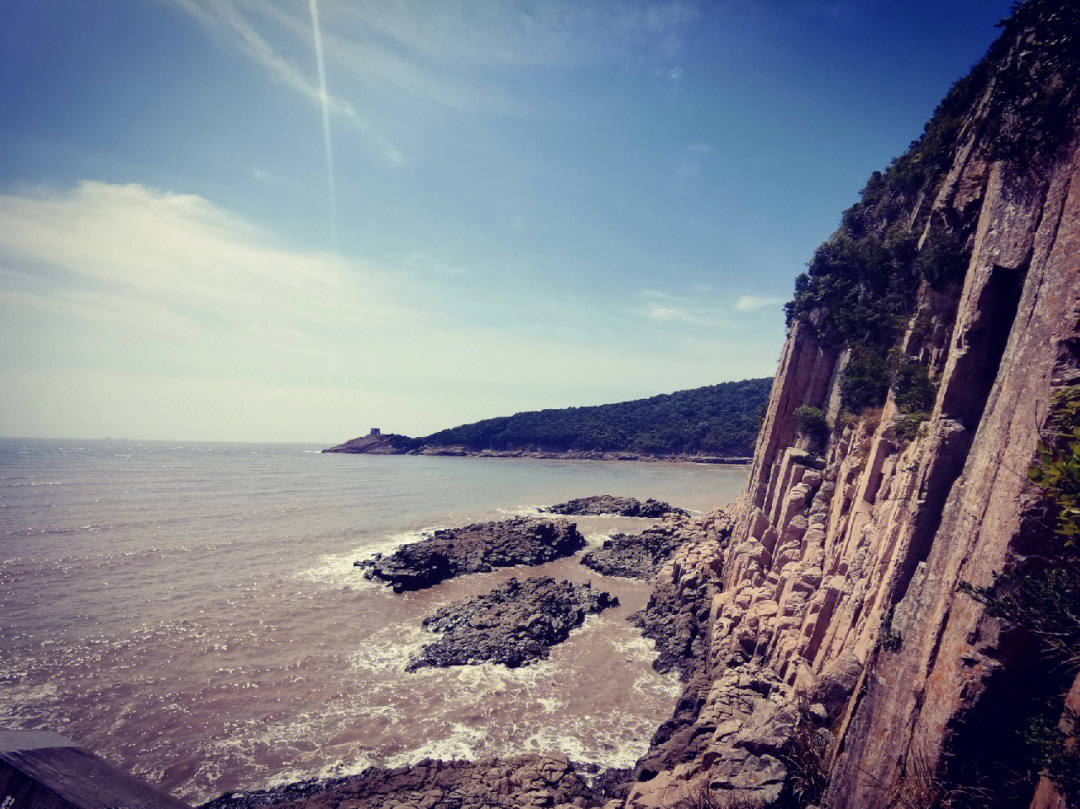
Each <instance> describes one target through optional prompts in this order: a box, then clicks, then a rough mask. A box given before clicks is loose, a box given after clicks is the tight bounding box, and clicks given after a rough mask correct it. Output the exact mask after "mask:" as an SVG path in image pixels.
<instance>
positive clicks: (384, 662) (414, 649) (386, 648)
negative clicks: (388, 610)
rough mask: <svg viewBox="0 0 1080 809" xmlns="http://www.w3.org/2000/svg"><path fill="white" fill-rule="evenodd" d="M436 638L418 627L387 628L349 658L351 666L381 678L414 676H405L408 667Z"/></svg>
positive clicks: (396, 626) (399, 626)
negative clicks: (421, 650)
mask: <svg viewBox="0 0 1080 809" xmlns="http://www.w3.org/2000/svg"><path fill="white" fill-rule="evenodd" d="M434 639H435V635H433V634H432V633H431V632H428V631H427V630H425V629H424V628H423V627H421V626H418V625H416V624H404V625H394V626H386V627H383V628H382V629H380V630H378V631H377V632H375V633H374V634H373V635H372V636H371V637H370V638H368V639H367V640H365V641H364V642H363V643H362V644H361V646H360V648H359V649H357V650H356V651H355V652H353V653H352V654H351V655H349V664H350V665H351V666H352V667H353V668H360V669H367V670H368V671H371V672H374V673H376V674H380V675H386V674H391V675H394V676H400V677H405V676H411V675H407V674H406V673H405V664H406V663H408V662H409V659H410V658H411V657H412V656H413V655H415V654H417V653H418V652H419V651H420V649H421V648H423V646H424V645H425V644H427V643H431V642H432V641H433V640H434Z"/></svg>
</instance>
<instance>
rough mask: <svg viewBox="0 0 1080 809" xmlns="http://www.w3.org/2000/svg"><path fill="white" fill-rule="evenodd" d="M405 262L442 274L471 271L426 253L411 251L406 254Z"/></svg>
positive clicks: (465, 273)
mask: <svg viewBox="0 0 1080 809" xmlns="http://www.w3.org/2000/svg"><path fill="white" fill-rule="evenodd" d="M404 260H405V263H406V264H408V265H409V266H410V267H417V268H419V269H421V270H424V271H426V272H432V273H439V274H441V275H468V274H469V271H468V270H467V269H465V268H464V267H460V266H458V265H456V264H450V263H448V262H446V261H443V260H442V259H440V258H435V257H434V256H429V255H427V254H425V253H411V254H409V255H407V256H405V259H404Z"/></svg>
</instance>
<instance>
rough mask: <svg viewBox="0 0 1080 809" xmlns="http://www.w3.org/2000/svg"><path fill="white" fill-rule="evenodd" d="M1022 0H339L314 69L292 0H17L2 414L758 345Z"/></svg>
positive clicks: (437, 422)
mask: <svg viewBox="0 0 1080 809" xmlns="http://www.w3.org/2000/svg"><path fill="white" fill-rule="evenodd" d="M1008 6H1009V2H1008V1H1007V0H1001V1H1000V2H999V1H996V0H979V1H978V2H976V1H975V0H957V2H950V3H930V2H891V1H887V0H867V2H851V1H849V0H784V1H783V2H781V0H762V1H761V2H749V1H748V0H718V1H717V2H690V0H655V2H623V3H619V2H613V1H612V0H604V1H603V2H599V1H597V0H546V1H545V2H540V1H537V2H522V1H515V0H438V1H437V2H436V0H427V1H426V2H410V1H409V0H395V1H394V2H390V1H389V0H364V2H345V1H344V0H318V5H317V10H318V14H319V18H320V23H321V25H320V28H321V32H322V45H323V51H324V60H325V76H326V87H327V91H326V93H325V94H323V93H322V91H321V89H320V83H319V75H318V70H317V66H316V59H315V47H314V37H313V28H312V16H311V8H310V5H309V2H304V0H288V2H286V1H285V0H280V1H279V0H139V1H138V2H135V1H134V0H110V2H107V3H86V2H83V0H72V1H71V2H65V1H64V0H51V2H32V1H31V0H15V2H14V3H11V4H7V6H6V8H5V24H4V25H3V26H0V434H5V435H23V436H58V437H99V436H104V435H113V436H119V435H123V436H131V437H142V438H171V439H188V440H191V439H211V440H300V441H317V442H326V441H332V440H337V439H344V438H347V437H349V436H351V435H354V434H357V433H359V432H366V430H367V428H368V427H370V426H373V425H378V426H380V427H382V428H383V429H384V430H394V431H399V432H405V433H410V434H422V433H426V432H429V431H432V430H435V429H438V428H440V427H446V426H451V425H454V424H457V423H461V422H464V421H471V420H474V419H477V418H483V417H487V416H493V415H501V414H506V413H512V412H516V411H519V410H525V409H533V408H540V407H562V406H569V405H587V404H596V403H601V402H611V401H619V400H623V399H628V398H635V397H639V396H646V395H651V394H654V393H660V392H667V391H672V390H676V389H683V388H689V387H696V386H699V385H706V384H712V383H715V382H719V381H724V380H730V379H742V378H746V377H753V376H766V375H771V374H772V373H773V372H774V370H775V367H776V361H777V358H778V355H779V351H780V347H781V344H782V341H783V336H784V324H783V313H782V309H781V305H782V303H783V301H785V300H786V299H787V298H788V296H789V295H790V292H791V289H792V281H793V278H794V276H795V275H796V274H798V273H799V272H800V271H801V270H802V268H803V266H804V264H805V262H806V260H807V259H808V258H809V256H810V254H811V252H812V250H813V248H814V247H815V246H816V245H817V244H818V243H820V242H821V241H822V240H824V239H825V238H826V237H827V236H828V235H829V233H830V232H831V231H832V230H833V229H834V228H835V226H836V224H837V222H838V221H839V217H840V213H841V211H842V210H843V209H844V208H846V207H847V206H848V205H850V204H851V203H852V202H854V201H855V199H856V198H857V192H858V190H859V188H861V186H862V184H863V183H864V182H865V180H866V178H867V177H868V176H869V174H870V172H872V171H873V170H875V169H881V168H884V167H885V166H886V165H887V164H888V162H889V161H890V160H891V159H892V158H893V157H894V156H896V155H897V154H899V153H900V152H902V151H903V150H904V149H905V148H906V147H907V144H908V143H909V142H910V141H911V140H912V139H913V138H915V137H916V136H917V135H918V134H919V133H920V132H921V131H922V126H923V124H924V122H925V121H926V119H927V118H928V116H929V115H930V113H931V112H932V110H933V108H934V106H935V105H936V103H937V102H938V100H939V99H940V98H941V97H942V96H943V95H944V93H945V91H946V90H947V89H948V87H949V86H950V84H951V83H952V82H953V81H954V80H956V79H957V78H959V77H960V76H961V75H962V74H964V73H965V72H966V71H967V70H968V69H969V68H970V67H971V66H972V65H973V64H974V62H975V61H977V60H978V58H979V57H981V55H982V54H983V53H984V52H985V50H986V48H987V47H988V45H989V44H990V42H991V41H992V40H993V38H994V37H995V35H996V29H995V28H994V24H995V23H996V22H997V21H998V20H999V19H1001V18H1002V17H1003V16H1005V15H1006V14H1007V12H1008ZM324 100H325V110H326V119H327V120H328V121H329V126H330V141H331V154H332V171H331V172H330V173H329V176H328V165H327V153H326V147H325V136H326V132H325V130H324V126H323V120H324V119H323V102H324ZM331 180H332V184H333V194H332V195H331V193H330V190H331V187H330V183H331Z"/></svg>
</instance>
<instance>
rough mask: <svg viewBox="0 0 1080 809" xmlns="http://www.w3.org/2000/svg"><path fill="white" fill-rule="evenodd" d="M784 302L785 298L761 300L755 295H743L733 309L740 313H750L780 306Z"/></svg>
mask: <svg viewBox="0 0 1080 809" xmlns="http://www.w3.org/2000/svg"><path fill="white" fill-rule="evenodd" d="M786 302H787V299H786V298H762V297H758V296H756V295H743V296H742V297H740V298H739V300H737V301H736V302H735V308H736V309H737V310H738V311H740V312H752V311H754V310H755V309H764V308H765V307H771V306H782V305H783V304H784V303H786Z"/></svg>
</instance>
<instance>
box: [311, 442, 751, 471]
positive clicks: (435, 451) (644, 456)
mask: <svg viewBox="0 0 1080 809" xmlns="http://www.w3.org/2000/svg"><path fill="white" fill-rule="evenodd" d="M320 452H321V453H323V454H337V455H424V456H435V457H446V458H518V459H525V460H535V461H628V462H634V463H687V464H708V465H729V466H745V465H747V464H749V463H750V462H751V461H752V460H753V458H752V457H744V456H725V455H652V454H648V453H642V452H585V451H582V450H567V451H565V452H551V451H547V450H536V449H511V450H494V449H482V450H474V449H469V448H467V447H423V448H420V449H409V450H404V449H397V448H394V447H392V446H390V445H389V444H388V443H387V444H383V445H380V446H376V447H371V448H368V447H363V446H361V447H355V446H349V443H345V444H339V445H338V446H334V447H328V448H327V449H323V450H320Z"/></svg>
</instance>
